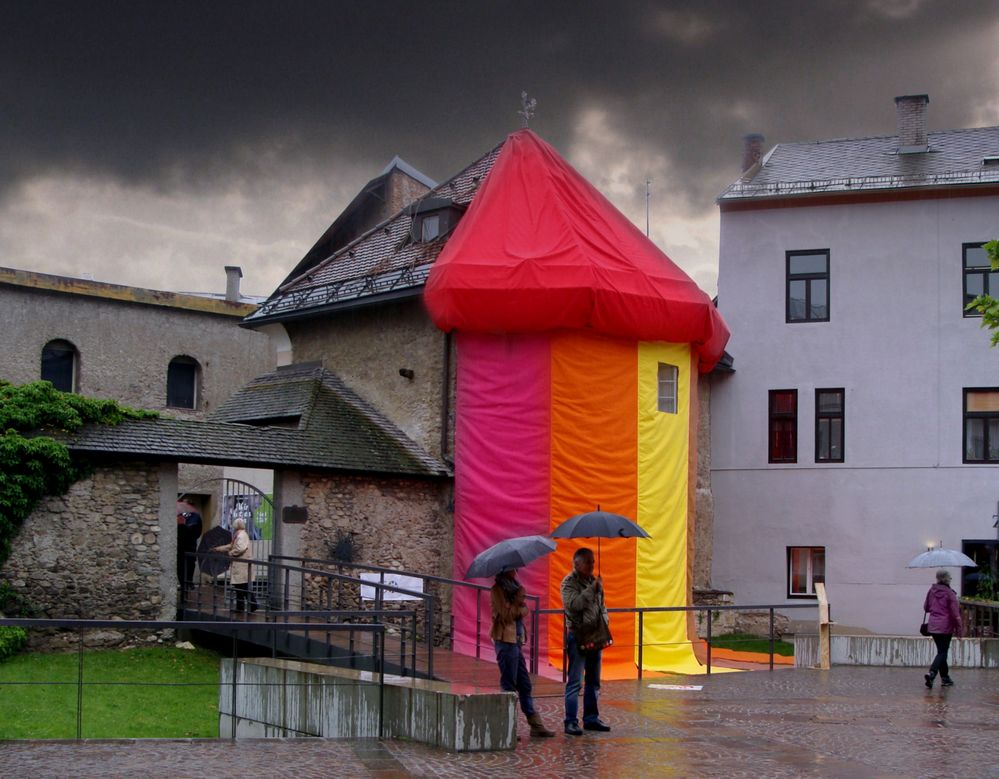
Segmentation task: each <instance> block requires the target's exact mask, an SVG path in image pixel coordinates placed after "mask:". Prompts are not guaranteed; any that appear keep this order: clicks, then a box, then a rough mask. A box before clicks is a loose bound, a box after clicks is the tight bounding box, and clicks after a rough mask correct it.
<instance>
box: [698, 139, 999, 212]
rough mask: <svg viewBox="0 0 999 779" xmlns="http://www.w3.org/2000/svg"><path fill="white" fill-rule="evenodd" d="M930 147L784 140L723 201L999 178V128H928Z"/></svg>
mask: <svg viewBox="0 0 999 779" xmlns="http://www.w3.org/2000/svg"><path fill="white" fill-rule="evenodd" d="M927 140H928V144H929V151H927V152H916V153H909V154H899V153H898V148H899V139H898V136H896V135H889V136H885V137H881V138H844V139H840V140H832V141H813V142H809V143H781V144H778V145H777V146H775V147H774V148H773V149H771V151H770V152H769V153H768V154H767V155H766V156H765V157H764V158H763V161H762V164H761V165H760V168H759V170H758V171H757V172H756V173H755V174H754V175H753V176H752V178H751V179H749V180H748V181H743V180H742V179H740V180H739V181H736V182H735V183H734V184H732V186H730V187H729V188H728V189H727V190H726V191H725V192H724V193H723V194H722V195H721V197H719V198H718V200H719V202H726V201H731V200H740V199H747V198H773V197H786V196H790V195H816V194H823V193H835V192H861V191H870V190H885V189H907V188H912V187H940V186H957V185H974V184H990V183H999V165H997V164H994V163H993V164H985V162H984V160H985V158H987V157H995V156H997V155H999V127H974V128H970V129H966V130H947V131H944V132H932V133H927Z"/></svg>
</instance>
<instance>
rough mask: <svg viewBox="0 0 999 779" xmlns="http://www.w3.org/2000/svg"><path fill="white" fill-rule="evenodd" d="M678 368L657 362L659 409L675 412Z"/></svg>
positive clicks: (669, 412)
mask: <svg viewBox="0 0 999 779" xmlns="http://www.w3.org/2000/svg"><path fill="white" fill-rule="evenodd" d="M679 383H680V369H679V368H677V367H676V366H675V365H669V364H668V363H664V362H661V363H659V410H660V411H663V412H665V413H667V414H675V413H676V406H677V391H678V386H679Z"/></svg>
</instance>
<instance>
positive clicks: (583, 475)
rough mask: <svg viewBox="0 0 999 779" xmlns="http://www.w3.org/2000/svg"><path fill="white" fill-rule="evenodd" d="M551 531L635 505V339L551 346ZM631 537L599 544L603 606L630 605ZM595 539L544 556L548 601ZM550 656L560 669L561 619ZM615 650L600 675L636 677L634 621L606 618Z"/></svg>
mask: <svg viewBox="0 0 999 779" xmlns="http://www.w3.org/2000/svg"><path fill="white" fill-rule="evenodd" d="M551 360H552V362H551V387H552V391H551V404H552V409H551V528H552V529H554V528H555V527H556V526H558V525H559V524H560V523H561V522H563V521H564V520H566V519H568V518H569V517H571V516H573V515H575V514H581V513H583V512H586V511H593V510H594V509H596V508H597V505H598V504H599V506H600V508H601V509H603V510H604V511H612V512H615V513H619V514H623V515H624V516H626V517H635V516H636V515H637V512H638V505H637V498H636V494H637V481H638V475H637V468H638V464H637V461H638V458H637V449H638V433H637V429H636V425H635V419H636V417H637V413H638V384H637V365H638V355H637V351H636V348H635V343H634V342H633V341H623V340H617V339H612V338H605V337H602V336H598V335H592V334H586V333H577V332H568V331H566V332H560V333H558V334H555V335H553V337H552V346H551ZM635 543H636V539H634V538H617V539H602V540H601V541H600V569H601V574H602V576H603V581H604V591H605V598H606V602H607V606H608V608H613V607H616V606H634V605H635ZM583 546H587V547H590V548H592V549H593V551H594V553H596V551H597V539H595V538H592V539H559V542H558V551H557V552H555V553H554V554H552V556H551V557H550V569H549V570H550V571H551V579H550V587H549V593H550V603H551V604H552V606H556V607H557V606H558V605H561V603H562V599H561V595H560V592H559V589H560V585H561V582H562V578H563V577H564V576H565V575H566V574H567V573H568V572H569V571H571V570H572V555H573V552H575V550H576V549H578V548H580V547H583ZM549 627H550V629H549V634H548V635H549V653H550V659H551V662H552V664H553V665H555V666H558V667H561V665H562V641H561V637H562V620H561V618H553V619H552V620H551V623H550V626H549ZM611 632H612V634H613V635H614V641H615V645H614V646H613V647H611V648H610V649H608V650H606V651H605V652H604V655H603V664H604V669H605V674H604V675H605V677H606V678H615V677H618V678H621V677H622V676H623V677H624V678H630V677H634V675H635V647H634V640H635V639H634V636H635V617H634V615H631V614H612V615H611Z"/></svg>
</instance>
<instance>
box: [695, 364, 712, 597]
mask: <svg viewBox="0 0 999 779" xmlns="http://www.w3.org/2000/svg"><path fill="white" fill-rule="evenodd" d="M697 406H698V412H699V413H698V418H697V485H696V488H695V489H696V492H695V498H694V500H695V506H696V508H695V515H694V581H693V587H694V588H701V589H706V588H710V587H711V548H712V541H713V538H714V518H715V505H714V498H713V497H712V495H711V379H710V378H709V377H708V376H700V377H698V382H697Z"/></svg>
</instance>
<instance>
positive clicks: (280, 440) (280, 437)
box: [63, 365, 450, 476]
mask: <svg viewBox="0 0 999 779" xmlns="http://www.w3.org/2000/svg"><path fill="white" fill-rule="evenodd" d="M288 417H300V421H299V424H298V427H297V428H295V429H289V428H284V427H268V426H259V425H252V424H239V423H237V422H236V420H240V421H246V422H252V421H255V420H265V419H280V418H288ZM63 440H65V442H66V443H67V445H68V446H69V447H70V449H72V450H73V451H76V452H86V453H91V454H102V455H127V456H137V457H148V458H151V459H157V460H167V461H173V462H189V463H207V464H229V465H247V466H253V467H262V468H295V469H299V470H332V471H342V472H350V473H379V474H390V475H400V476H450V470H449V468H448V466H447V465H446V464H445V463H443V462H441V461H440V460H438V459H437V458H435V457H433V456H431V455H430V454H428V453H427V452H425V451H423V449H421V448H420V447H419V446H418V445H417V444H416V443H415V442H414V441H412V440H411V439H410V438H408V437H407V436H406V435H405V434H404V433H403V432H402V431H401V430H399V429H398V428H397V427H396V426H395V425H393V424H392V423H391V422H390V421H389V420H388V419H386V418H385V417H384V416H382V415H381V414H379V413H378V412H377V411H376V410H375V409H373V408H372V407H371V406H370V405H368V404H367V403H366V402H365V401H363V400H362V399H361V398H360V397H358V396H357V395H356V394H355V393H354V392H352V391H351V390H350V389H349V388H348V387H346V385H344V384H343V382H342V381H341V380H340V379H339V378H337V377H336V376H334V375H333V374H331V373H329V372H327V371H324V370H323V369H322V368H320V367H318V366H315V365H306V366H290V369H289V370H284V371H282V370H280V369H279V370H278V371H275V372H274V373H271V374H267V375H266V376H261V377H259V378H257V379H254V380H253V381H252V382H250V383H249V384H248V385H247V386H246V387H244V388H243V389H242V390H240V391H239V392H237V393H236V394H235V395H234V396H233V397H232V398H230V399H229V401H227V402H226V403H225V404H223V406H222V407H221V408H220V409H219V410H218V411H217V412H216V413H215V414H214V415H213V418H212V420H211V421H208V422H199V421H195V420H180V419H146V420H129V421H126V422H122V423H121V424H118V425H110V426H108V425H91V426H87V427H85V428H84V429H82V430H81V431H79V432H78V433H74V434H71V435H66V436H63Z"/></svg>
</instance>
